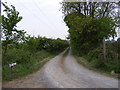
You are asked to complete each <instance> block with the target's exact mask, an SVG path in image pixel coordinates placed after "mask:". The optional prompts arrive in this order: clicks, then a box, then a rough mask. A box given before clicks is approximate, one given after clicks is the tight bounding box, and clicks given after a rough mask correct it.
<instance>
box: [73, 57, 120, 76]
mask: <svg viewBox="0 0 120 90" xmlns="http://www.w3.org/2000/svg"><path fill="white" fill-rule="evenodd" d="M75 58H76V60H77V62H78V63H79V64H81V65H82V66H84V67H86V68H87V69H89V70H92V71H95V72H97V73H100V74H103V75H105V76H109V77H113V78H120V77H119V76H118V75H111V73H110V72H108V71H105V70H103V69H98V68H95V67H93V63H92V62H89V61H88V60H87V59H88V58H89V56H84V57H78V56H75Z"/></svg>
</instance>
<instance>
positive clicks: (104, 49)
mask: <svg viewBox="0 0 120 90" xmlns="http://www.w3.org/2000/svg"><path fill="white" fill-rule="evenodd" d="M103 55H104V60H105V59H106V42H105V37H104V38H103Z"/></svg>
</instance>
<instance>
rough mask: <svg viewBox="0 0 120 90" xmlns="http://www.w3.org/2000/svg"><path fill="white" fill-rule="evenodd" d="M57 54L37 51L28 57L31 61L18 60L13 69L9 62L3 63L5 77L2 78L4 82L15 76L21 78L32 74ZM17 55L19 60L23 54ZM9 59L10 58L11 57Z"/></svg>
mask: <svg viewBox="0 0 120 90" xmlns="http://www.w3.org/2000/svg"><path fill="white" fill-rule="evenodd" d="M23 54H24V53H23ZM56 54H58V53H56ZM56 54H51V53H49V52H47V51H45V50H42V51H39V52H36V53H34V54H33V55H30V57H27V58H26V59H29V61H27V62H24V63H20V62H18V63H17V65H16V66H14V67H13V68H12V69H11V68H10V67H9V66H8V63H5V64H3V67H2V68H3V78H2V79H3V82H4V81H10V80H12V79H15V78H20V77H23V76H26V75H28V74H31V73H33V72H36V71H37V70H38V69H40V68H41V67H42V66H43V65H44V64H45V63H46V62H47V61H49V60H50V59H51V58H53V57H54V56H55V55H56ZM12 55H13V53H12ZM25 55H26V54H25ZM7 56H8V55H7ZM15 56H17V60H18V59H19V58H21V57H22V56H20V54H18V55H15ZM9 59H10V57H9ZM12 59H14V58H13V57H12ZM23 60H24V58H23ZM23 60H22V62H23ZM14 61H15V60H14ZM19 61H20V60H19ZM16 62H17V61H16ZM9 63H10V62H9Z"/></svg>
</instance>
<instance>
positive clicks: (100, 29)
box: [62, 2, 116, 54]
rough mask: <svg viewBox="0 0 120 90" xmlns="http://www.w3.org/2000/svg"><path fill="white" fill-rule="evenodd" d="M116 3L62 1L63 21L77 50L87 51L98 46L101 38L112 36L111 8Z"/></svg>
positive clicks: (113, 7)
mask: <svg viewBox="0 0 120 90" xmlns="http://www.w3.org/2000/svg"><path fill="white" fill-rule="evenodd" d="M115 8H116V3H109V2H104V3H103V2H75V3H74V2H63V3H62V11H63V14H64V16H65V17H64V21H65V23H66V25H67V26H68V27H69V33H70V41H71V45H72V47H73V48H74V50H76V51H77V52H81V53H84V54H86V53H88V52H89V51H90V50H92V49H94V48H95V47H97V46H99V44H100V43H102V40H103V38H104V37H105V38H109V37H111V36H112V37H114V36H115V35H116V32H115V26H116V24H115V20H114V18H113V14H112V13H113V10H114V9H115Z"/></svg>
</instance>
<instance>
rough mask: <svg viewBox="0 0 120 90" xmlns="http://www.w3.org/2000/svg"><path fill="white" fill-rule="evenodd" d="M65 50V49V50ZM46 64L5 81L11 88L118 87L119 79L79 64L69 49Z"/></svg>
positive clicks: (6, 85)
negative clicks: (65, 53)
mask: <svg viewBox="0 0 120 90" xmlns="http://www.w3.org/2000/svg"><path fill="white" fill-rule="evenodd" d="M64 52H65V51H64ZM64 52H63V53H61V54H60V55H58V56H56V57H55V58H53V59H52V60H50V61H49V62H48V63H47V64H45V65H44V67H43V68H42V69H40V70H39V71H38V72H36V73H33V74H31V75H28V76H26V77H23V78H20V79H15V80H13V81H9V82H5V83H3V87H7V88H8V87H9V88H118V80H117V79H114V78H111V77H107V76H103V75H100V74H98V73H96V72H93V71H91V70H88V69H86V68H84V67H83V66H81V65H79V64H78V63H77V62H76V60H75V58H74V57H73V56H72V54H71V52H70V51H69V53H68V55H67V56H66V57H64V58H63V54H64Z"/></svg>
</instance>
